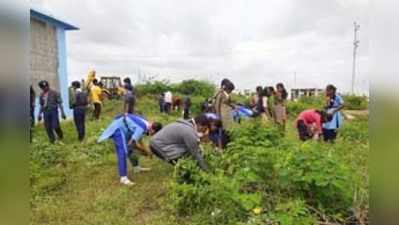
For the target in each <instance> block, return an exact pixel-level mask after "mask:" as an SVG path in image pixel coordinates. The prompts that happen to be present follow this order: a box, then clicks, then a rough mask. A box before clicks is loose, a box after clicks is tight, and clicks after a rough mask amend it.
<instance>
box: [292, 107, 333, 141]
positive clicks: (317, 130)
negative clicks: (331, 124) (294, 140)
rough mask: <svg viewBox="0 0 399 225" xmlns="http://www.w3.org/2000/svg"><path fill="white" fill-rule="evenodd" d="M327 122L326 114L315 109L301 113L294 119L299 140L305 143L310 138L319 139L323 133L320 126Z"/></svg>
mask: <svg viewBox="0 0 399 225" xmlns="http://www.w3.org/2000/svg"><path fill="white" fill-rule="evenodd" d="M326 120H327V113H326V112H324V111H319V110H316V109H308V110H305V111H303V112H301V113H300V114H299V116H298V118H297V119H296V127H297V129H298V135H299V139H301V141H306V140H309V139H311V138H313V139H316V140H317V139H319V137H320V135H321V134H322V132H323V128H322V124H323V123H324V122H325V121H326Z"/></svg>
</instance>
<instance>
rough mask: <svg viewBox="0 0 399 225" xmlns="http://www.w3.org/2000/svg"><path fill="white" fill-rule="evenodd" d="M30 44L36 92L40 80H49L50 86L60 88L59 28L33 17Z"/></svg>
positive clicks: (31, 69)
mask: <svg viewBox="0 0 399 225" xmlns="http://www.w3.org/2000/svg"><path fill="white" fill-rule="evenodd" d="M30 44H31V45H30V46H31V47H30V72H31V79H32V85H33V87H34V89H35V91H36V93H39V88H38V86H37V83H38V82H39V81H40V80H47V81H48V82H49V83H50V87H52V88H54V89H56V90H59V89H60V87H59V77H58V63H59V62H58V47H57V29H56V28H55V26H53V25H49V24H47V23H43V22H41V21H39V20H36V19H33V18H31V19H30Z"/></svg>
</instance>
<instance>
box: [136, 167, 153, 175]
mask: <svg viewBox="0 0 399 225" xmlns="http://www.w3.org/2000/svg"><path fill="white" fill-rule="evenodd" d="M148 171H151V168H145V167H141V166H135V167H133V172H134V173H140V172H148Z"/></svg>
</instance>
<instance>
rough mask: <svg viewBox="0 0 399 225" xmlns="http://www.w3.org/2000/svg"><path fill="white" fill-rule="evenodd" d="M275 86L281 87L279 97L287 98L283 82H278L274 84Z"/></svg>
mask: <svg viewBox="0 0 399 225" xmlns="http://www.w3.org/2000/svg"><path fill="white" fill-rule="evenodd" d="M276 87H277V89H278V88H279V87H280V88H281V89H283V92H282V93H281V97H282V98H283V99H287V98H288V92H287V90H286V89H285V87H284V84H283V83H278V84H277V85H276Z"/></svg>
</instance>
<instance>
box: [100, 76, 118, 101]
mask: <svg viewBox="0 0 399 225" xmlns="http://www.w3.org/2000/svg"><path fill="white" fill-rule="evenodd" d="M100 83H101V84H102V89H103V91H104V92H105V93H106V94H107V96H108V98H109V99H119V98H120V97H121V96H122V95H123V93H124V89H123V87H122V81H121V78H120V77H116V76H113V77H112V76H111V77H101V78H100Z"/></svg>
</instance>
